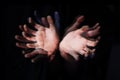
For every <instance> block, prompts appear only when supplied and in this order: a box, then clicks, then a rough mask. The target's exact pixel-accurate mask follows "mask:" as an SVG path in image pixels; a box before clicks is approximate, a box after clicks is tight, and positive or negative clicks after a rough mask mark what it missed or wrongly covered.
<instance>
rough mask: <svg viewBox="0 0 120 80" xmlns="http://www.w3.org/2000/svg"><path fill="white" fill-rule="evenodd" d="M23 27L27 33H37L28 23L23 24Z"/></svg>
mask: <svg viewBox="0 0 120 80" xmlns="http://www.w3.org/2000/svg"><path fill="white" fill-rule="evenodd" d="M23 29H24V32H26V33H28V34H32V35H35V34H36V31H35V30H32V29H30V28H29V27H27V25H26V24H25V25H24V26H23Z"/></svg>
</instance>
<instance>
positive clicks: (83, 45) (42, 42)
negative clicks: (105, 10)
mask: <svg viewBox="0 0 120 80" xmlns="http://www.w3.org/2000/svg"><path fill="white" fill-rule="evenodd" d="M41 21H42V24H43V25H41V24H37V23H36V22H34V21H33V20H32V19H31V18H29V20H28V22H29V23H30V24H31V25H32V26H33V27H34V28H35V29H36V30H33V29H31V28H29V26H27V25H23V26H20V29H21V30H22V36H20V35H16V36H15V38H16V39H17V40H18V41H19V42H17V43H16V46H18V47H20V48H23V49H26V50H24V51H23V53H24V56H25V58H31V61H32V62H36V61H38V60H40V58H41V56H42V55H45V56H47V57H49V58H50V61H51V60H53V58H54V57H55V56H54V55H55V51H56V50H57V49H59V50H60V54H61V56H62V57H63V58H64V59H65V60H67V61H71V60H72V59H74V60H75V61H77V60H79V55H83V56H85V57H87V56H88V55H89V54H93V53H94V52H95V50H96V48H95V46H96V45H97V44H98V42H99V40H100V36H99V29H100V26H99V23H96V24H95V25H94V26H93V27H92V28H89V26H88V25H84V26H82V27H81V28H78V27H79V26H80V24H81V23H82V22H83V21H84V16H79V17H78V18H77V19H76V21H75V22H74V23H73V24H72V25H71V26H70V27H69V28H68V29H67V30H66V31H65V36H64V37H63V39H62V40H61V41H60V40H59V35H58V31H57V29H56V25H55V23H54V21H53V19H52V17H51V16H47V17H46V18H45V17H43V18H41ZM96 36H97V37H96ZM31 48H32V49H34V50H33V51H29V49H31ZM34 56H35V57H34ZM33 57H34V58H33Z"/></svg>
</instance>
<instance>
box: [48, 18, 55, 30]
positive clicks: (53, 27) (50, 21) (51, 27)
mask: <svg viewBox="0 0 120 80" xmlns="http://www.w3.org/2000/svg"><path fill="white" fill-rule="evenodd" d="M47 20H48V23H49V28H50V29H53V30H54V29H55V26H54V22H53V19H52V17H51V16H47Z"/></svg>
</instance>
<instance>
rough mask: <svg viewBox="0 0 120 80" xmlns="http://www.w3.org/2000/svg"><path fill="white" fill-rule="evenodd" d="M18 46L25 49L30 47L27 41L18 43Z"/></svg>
mask: <svg viewBox="0 0 120 80" xmlns="http://www.w3.org/2000/svg"><path fill="white" fill-rule="evenodd" d="M16 46H17V47H20V48H24V49H25V48H28V47H27V46H26V44H25V43H16Z"/></svg>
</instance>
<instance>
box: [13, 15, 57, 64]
mask: <svg viewBox="0 0 120 80" xmlns="http://www.w3.org/2000/svg"><path fill="white" fill-rule="evenodd" d="M41 21H42V24H43V25H44V26H43V25H41V24H37V23H35V22H34V21H33V20H32V19H31V18H29V23H30V24H31V25H33V26H34V28H35V29H36V30H33V29H30V28H29V27H28V26H27V25H24V26H20V29H21V30H22V31H23V32H22V36H19V35H16V36H15V38H16V39H17V40H18V41H21V42H22V43H21V42H18V43H16V46H18V47H20V48H23V49H31V48H34V49H35V50H33V51H32V52H29V51H24V54H25V57H26V58H32V57H34V56H36V55H41V54H42V55H47V56H48V57H50V58H51V59H52V57H51V56H53V55H54V53H55V51H56V49H57V48H58V43H59V37H58V34H57V31H56V28H55V25H54V22H53V20H52V18H51V16H47V20H46V18H45V17H43V18H42V19H41ZM47 25H48V26H47ZM40 57H41V56H36V57H35V58H32V62H35V61H36V60H38V59H39V58H40Z"/></svg>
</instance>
